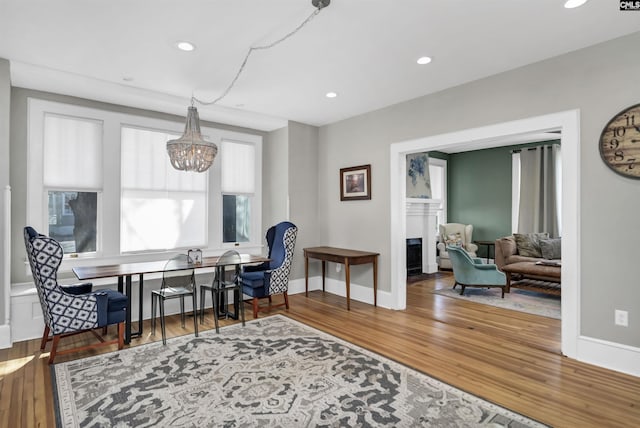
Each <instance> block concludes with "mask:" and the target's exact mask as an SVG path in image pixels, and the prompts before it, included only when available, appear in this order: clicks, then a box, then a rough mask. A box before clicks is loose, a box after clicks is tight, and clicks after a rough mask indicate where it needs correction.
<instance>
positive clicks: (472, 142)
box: [389, 110, 580, 358]
mask: <svg viewBox="0 0 640 428" xmlns="http://www.w3.org/2000/svg"><path fill="white" fill-rule="evenodd" d="M558 131H559V133H560V135H561V145H562V149H563V152H564V155H563V156H562V171H563V174H562V203H561V206H562V224H563V225H564V226H563V236H562V301H561V304H562V323H561V325H562V353H563V354H564V355H566V356H568V357H571V358H576V357H577V347H578V338H579V311H578V303H579V260H580V258H579V249H580V247H579V230H580V224H579V212H580V210H579V206H580V188H579V159H580V150H579V111H578V110H570V111H565V112H560V113H552V114H549V115H544V116H536V117H532V118H528V119H522V120H517V121H511V122H504V123H500V124H495V125H489V126H484V127H480V128H473V129H467V130H463V131H457V132H452V133H447V134H442V135H436V136H431V137H425V138H420V139H415V140H410V141H403V142H397V143H394V144H392V145H391V146H390V152H391V153H390V155H391V156H390V171H389V172H390V204H391V296H392V305H393V308H394V309H404V308H406V298H407V294H406V284H407V281H406V263H407V261H406V247H405V246H406V239H407V236H406V203H405V200H406V189H405V185H404V184H405V180H404V177H405V175H406V173H407V171H406V160H405V158H406V155H407V154H410V153H417V152H421V151H430V150H443V149H452V148H455V149H458V148H463V147H469V146H472V147H476V148H478V149H479V148H490V147H499V146H503V145H506V144H507V142H508V141H513V139H514V137H517V136H522V135H524V134H529V133H538V132H558Z"/></svg>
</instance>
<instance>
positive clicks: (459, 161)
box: [434, 141, 560, 257]
mask: <svg viewBox="0 0 640 428" xmlns="http://www.w3.org/2000/svg"><path fill="white" fill-rule="evenodd" d="M553 142H555V143H560V141H553ZM550 143H551V142H544V144H550ZM541 144H543V143H542V142H538V143H531V144H521V145H514V146H506V147H496V148H493V149H484V150H474V151H470V152H462V153H454V154H450V155H449V158H448V163H447V183H448V185H447V196H448V198H447V203H448V206H447V208H448V209H447V221H448V222H449V223H463V224H472V225H473V239H474V240H481V241H484V240H486V241H493V240H495V239H497V238H500V237H502V236H507V235H511V151H512V150H515V149H519V148H523V147H532V146H536V145H541ZM434 157H436V156H434ZM437 157H440V156H437ZM478 256H479V257H486V246H481V247H480V248H479V250H478ZM492 256H493V253H492Z"/></svg>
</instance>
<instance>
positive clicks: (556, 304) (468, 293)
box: [433, 286, 561, 319]
mask: <svg viewBox="0 0 640 428" xmlns="http://www.w3.org/2000/svg"><path fill="white" fill-rule="evenodd" d="M433 292H434V293H435V294H439V295H441V296H447V297H453V298H456V299H463V300H468V301H471V302H475V303H482V304H484V305H490V306H497V307H499V308H504V309H511V310H514V311H520V312H527V313H529V314H534V315H540V316H543V317H549V318H556V319H560V313H561V311H560V296H553V295H551V294H544V293H536V292H535V291H529V290H520V289H518V288H511V292H510V293H505V295H504V299H503V298H501V297H500V295H501V292H500V289H499V288H478V287H467V288H465V290H464V295H463V296H461V295H460V286H457V287H456V288H455V289H453V288H452V287H446V288H441V289H439V290H434V291H433Z"/></svg>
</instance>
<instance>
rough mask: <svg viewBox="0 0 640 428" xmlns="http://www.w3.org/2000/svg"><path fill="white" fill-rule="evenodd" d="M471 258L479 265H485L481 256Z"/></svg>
mask: <svg viewBox="0 0 640 428" xmlns="http://www.w3.org/2000/svg"><path fill="white" fill-rule="evenodd" d="M471 259H472V260H473V263H475V264H477V265H483V264H484V260H482V259H481V258H480V257H472V258H471Z"/></svg>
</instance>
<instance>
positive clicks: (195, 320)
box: [192, 290, 198, 337]
mask: <svg viewBox="0 0 640 428" xmlns="http://www.w3.org/2000/svg"><path fill="white" fill-rule="evenodd" d="M192 295H193V329H194V330H195V332H196V337H198V305H197V304H196V300H197V299H196V290H193V294H192Z"/></svg>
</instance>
